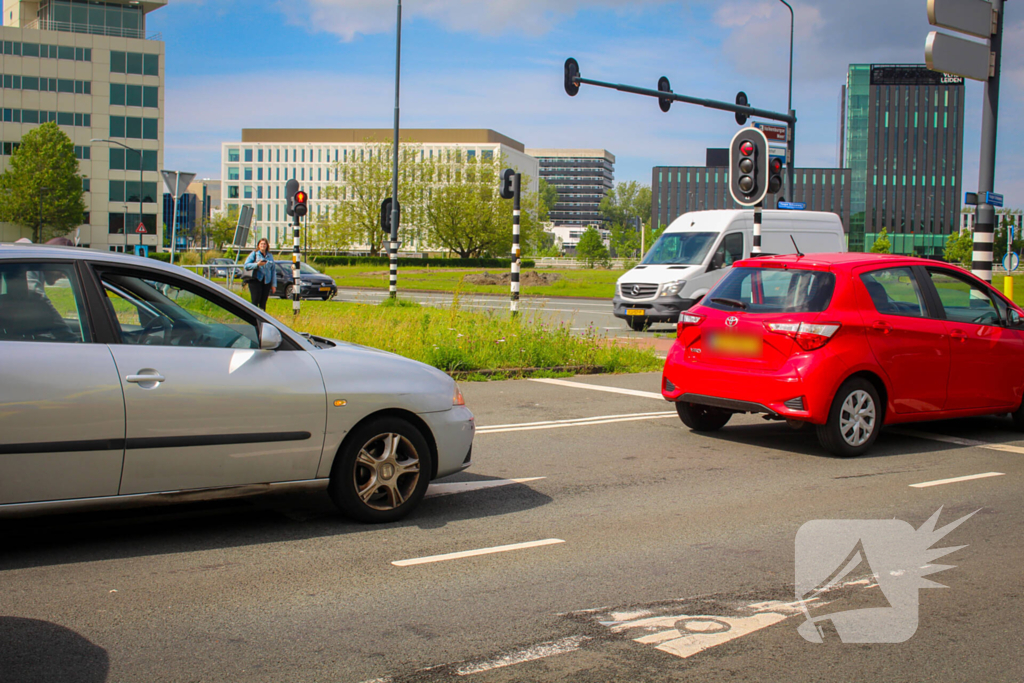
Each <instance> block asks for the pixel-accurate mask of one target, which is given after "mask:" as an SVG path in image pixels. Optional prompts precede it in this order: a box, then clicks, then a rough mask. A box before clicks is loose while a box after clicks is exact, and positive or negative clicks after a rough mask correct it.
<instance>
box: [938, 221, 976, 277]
mask: <svg viewBox="0 0 1024 683" xmlns="http://www.w3.org/2000/svg"><path fill="white" fill-rule="evenodd" d="M973 254H974V232H973V231H971V230H964V231H963V232H961V233H955V232H954V233H953V234H952V235H950V236H949V238H948V239H947V240H946V249H945V252H944V254H943V256H944V257H945V259H946V261H948V262H949V263H958V264H960V265H962V266H963V267H964V268H970V267H971V260H972V256H973Z"/></svg>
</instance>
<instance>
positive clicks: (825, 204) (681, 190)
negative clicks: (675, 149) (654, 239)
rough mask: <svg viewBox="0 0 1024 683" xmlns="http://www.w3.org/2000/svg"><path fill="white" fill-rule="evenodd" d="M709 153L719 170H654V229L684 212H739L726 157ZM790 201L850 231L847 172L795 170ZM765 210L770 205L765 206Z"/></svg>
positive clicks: (652, 206)
mask: <svg viewBox="0 0 1024 683" xmlns="http://www.w3.org/2000/svg"><path fill="white" fill-rule="evenodd" d="M724 151H725V152H726V154H725V156H724V157H722V155H721V154H718V153H717V152H718V150H710V149H709V150H708V157H707V158H708V161H709V162H710V163H715V162H719V163H721V164H722V165H720V166H655V167H654V169H653V172H652V174H651V213H652V214H653V215H652V219H653V223H652V225H653V226H654V227H655V229H658V228H664V227H665V226H667V225H668V224H669V223H671V222H672V221H674V220H675V219H676V218H678V217H679V216H681V215H683V214H684V213H686V212H687V211H706V210H714V209H742V208H744V207H742V206H740V205H739V204H737V203H736V202H735V201H734V200H733V198H732V195H730V194H729V168H728V163H729V155H728V150H724ZM794 180H795V183H794V185H795V188H794V192H793V197H792V199H791V201H795V202H803V203H805V204H807V210H808V211H829V212H832V213H835V214H837V215H838V216H839V218H840V219H841V220H842V222H843V227H844V228H845V229H846V230H847V231H849V229H850V171H849V170H847V169H841V168H798V169H796V171H795V173H794ZM766 206H769V204H767V203H766ZM770 206H774V204H770Z"/></svg>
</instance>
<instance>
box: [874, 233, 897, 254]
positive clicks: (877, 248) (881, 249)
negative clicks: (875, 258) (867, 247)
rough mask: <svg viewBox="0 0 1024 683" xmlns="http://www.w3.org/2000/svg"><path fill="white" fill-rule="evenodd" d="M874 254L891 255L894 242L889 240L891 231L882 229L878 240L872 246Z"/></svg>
mask: <svg viewBox="0 0 1024 683" xmlns="http://www.w3.org/2000/svg"><path fill="white" fill-rule="evenodd" d="M871 253H872V254H891V253H892V242H891V241H890V240H889V231H888V230H887V229H885V228H882V232H880V233H878V239H876V240H875V243H874V244H873V245H871Z"/></svg>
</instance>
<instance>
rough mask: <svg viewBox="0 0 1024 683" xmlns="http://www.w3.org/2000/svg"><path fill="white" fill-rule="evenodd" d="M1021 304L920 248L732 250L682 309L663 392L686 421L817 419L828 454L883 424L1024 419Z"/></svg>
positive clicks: (869, 440) (861, 442)
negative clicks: (918, 252)
mask: <svg viewBox="0 0 1024 683" xmlns="http://www.w3.org/2000/svg"><path fill="white" fill-rule="evenodd" d="M1022 318H1024V311H1022V310H1021V309H1020V307H1018V306H1017V305H1016V304H1014V303H1013V302H1011V301H1010V300H1009V299H1007V298H1006V297H1005V296H1003V295H1002V294H1001V293H1000V292H998V291H996V290H995V289H993V288H992V287H991V286H990V285H988V284H987V283H985V282H984V281H982V280H980V279H978V278H976V277H974V276H973V275H971V274H970V273H968V272H966V271H964V270H962V269H960V268H957V267H955V266H950V265H946V264H941V263H937V262H935V261H929V260H925V259H919V258H911V257H902V256H888V255H879V254H854V253H851V254H813V255H807V256H802V255H788V256H776V257H764V258H756V259H749V260H745V261H740V262H738V263H736V264H735V265H734V266H733V269H732V271H731V272H730V273H729V274H728V275H726V276H725V277H724V278H723V279H722V280H721V281H720V282H719V283H718V284H717V285H716V286H715V287H714V288H713V289H712V290H711V292H710V293H709V294H708V295H707V296H706V297H705V298H704V300H703V301H701V302H700V303H699V304H697V305H695V306H694V307H693V308H691V309H690V310H689V311H686V312H684V313H682V314H681V315H680V316H679V323H678V338H677V339H676V342H675V344H674V345H673V346H672V349H671V351H670V352H669V355H668V359H667V361H666V363H665V370H664V374H663V379H662V381H663V385H662V393H663V395H664V396H665V398H667V399H668V400H670V401H673V402H675V404H676V409H677V410H678V412H679V417H680V418H681V419H682V421H683V422H684V423H685V424H686V425H687V426H688V427H690V428H691V429H694V430H696V431H715V430H717V429H720V428H722V427H723V426H725V424H726V423H727V422H728V421H729V419H730V418H731V417H732V415H734V414H736V413H766V414H767V415H768V416H769V417H772V418H777V419H785V420H788V421H790V422H791V423H793V424H795V425H797V426H799V423H810V424H812V425H815V426H816V428H817V432H818V437H819V440H820V441H821V444H822V446H823V447H824V448H825V449H826V450H828V451H829V452H831V453H834V454H835V455H839V456H844V457H845V456H856V455H861V454H862V453H865V452H867V451H868V449H870V448H871V445H872V444H873V443H874V441H875V439H876V437H877V436H878V432H879V430H880V429H881V427H882V425H890V424H897V423H904V422H917V421H921V420H937V419H946V418H956V417H968V416H975V415H999V414H1006V413H1010V414H1011V415H1012V416H1013V420H1014V423H1015V424H1016V425H1017V426H1018V427H1024V410H1022V407H1021V398H1022V395H1024V328H1022V322H1021V321H1022Z"/></svg>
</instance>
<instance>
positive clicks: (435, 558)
mask: <svg viewBox="0 0 1024 683" xmlns="http://www.w3.org/2000/svg"><path fill="white" fill-rule="evenodd" d="M559 543H565V541H563V540H562V539H560V538H545V539H544V540H542V541H529V542H527V543H513V544H511V545H499V546H495V547H493V548H478V549H476V550H463V551H461V552H457V553H446V554H444V555H429V556H427V557H416V558H413V559H411V560H396V561H394V562H392V563H391V564H393V565H395V566H396V567H413V566H415V565H419V564H430V563H433V562H447V561H448V560H461V559H463V558H466V557H478V556H480V555H492V554H494V553H507V552H510V551H513V550H526V549H528V548H539V547H542V546H546V545H557V544H559Z"/></svg>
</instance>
